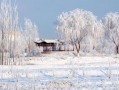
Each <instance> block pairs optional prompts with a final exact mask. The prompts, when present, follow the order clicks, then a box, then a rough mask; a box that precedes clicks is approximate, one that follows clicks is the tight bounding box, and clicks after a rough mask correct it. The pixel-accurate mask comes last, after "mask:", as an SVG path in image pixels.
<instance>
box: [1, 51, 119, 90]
mask: <svg viewBox="0 0 119 90" xmlns="http://www.w3.org/2000/svg"><path fill="white" fill-rule="evenodd" d="M22 63H23V65H19V66H14V65H13V66H0V90H118V89H119V58H118V57H114V56H108V57H107V56H102V57H99V56H85V57H84V56H81V57H76V56H74V55H73V54H71V53H67V52H66V53H64V52H61V53H59V52H57V53H52V54H46V55H42V56H41V57H29V58H24V61H22Z"/></svg>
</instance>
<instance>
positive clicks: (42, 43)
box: [35, 39, 63, 52]
mask: <svg viewBox="0 0 119 90" xmlns="http://www.w3.org/2000/svg"><path fill="white" fill-rule="evenodd" d="M35 44H36V46H38V47H42V48H43V52H45V51H58V50H59V48H60V46H61V45H63V43H61V42H60V41H59V40H42V39H41V40H38V41H36V42H35Z"/></svg>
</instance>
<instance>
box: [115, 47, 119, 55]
mask: <svg viewBox="0 0 119 90" xmlns="http://www.w3.org/2000/svg"><path fill="white" fill-rule="evenodd" d="M118 53H119V51H118V46H116V54H118Z"/></svg>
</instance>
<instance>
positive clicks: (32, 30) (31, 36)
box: [24, 19, 39, 56]
mask: <svg viewBox="0 0 119 90" xmlns="http://www.w3.org/2000/svg"><path fill="white" fill-rule="evenodd" d="M24 26H25V29H24V31H25V39H26V43H27V50H28V53H29V54H30V56H31V54H32V51H33V50H35V48H36V46H35V43H34V42H35V41H36V40H37V39H39V34H38V28H37V26H36V25H35V24H33V23H32V21H31V20H30V19H25V23H24Z"/></svg>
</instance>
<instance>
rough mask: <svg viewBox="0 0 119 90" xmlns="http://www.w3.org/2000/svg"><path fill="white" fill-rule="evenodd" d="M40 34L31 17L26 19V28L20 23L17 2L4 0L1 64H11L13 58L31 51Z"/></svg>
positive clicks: (0, 25)
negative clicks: (12, 2)
mask: <svg viewBox="0 0 119 90" xmlns="http://www.w3.org/2000/svg"><path fill="white" fill-rule="evenodd" d="M37 38H39V36H38V28H37V26H36V25H35V24H33V23H32V22H31V20H30V19H25V22H24V28H22V27H20V25H19V16H18V10H17V5H16V3H14V4H11V0H3V1H2V3H1V10H0V64H2V65H3V64H9V63H10V62H11V60H12V62H13V63H14V61H15V59H16V58H19V57H21V56H24V53H25V52H26V53H29V54H30V53H31V52H32V51H33V50H34V49H35V46H34V43H33V41H35V40H36V39H37Z"/></svg>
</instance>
